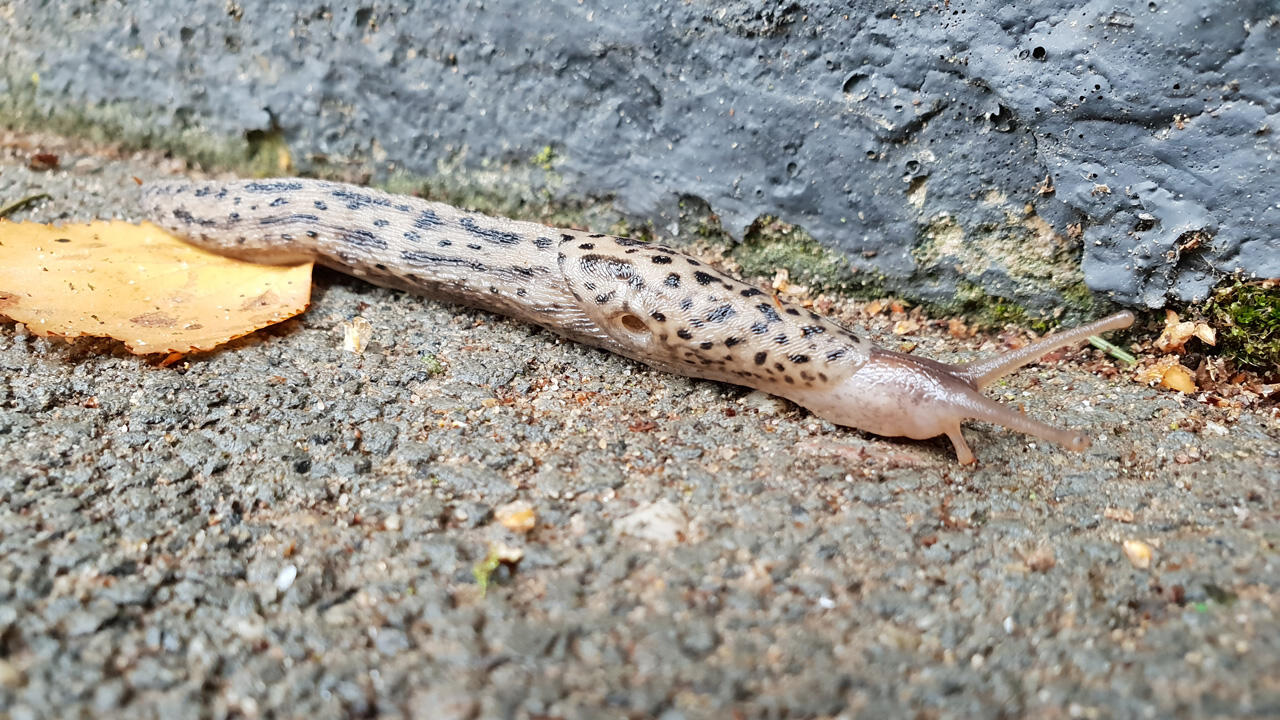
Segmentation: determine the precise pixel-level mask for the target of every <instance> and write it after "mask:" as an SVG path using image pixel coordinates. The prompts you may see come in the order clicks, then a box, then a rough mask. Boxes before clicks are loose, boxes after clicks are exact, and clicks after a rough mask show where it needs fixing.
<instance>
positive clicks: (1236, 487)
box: [0, 137, 1280, 720]
mask: <svg viewBox="0 0 1280 720" xmlns="http://www.w3.org/2000/svg"><path fill="white" fill-rule="evenodd" d="M6 142H7V143H8V146H7V148H6V150H5V151H4V157H3V158H2V159H0V200H3V201H4V203H7V202H8V201H11V200H13V199H16V198H19V197H23V196H26V195H28V194H31V193H34V192H47V193H49V194H50V195H51V196H52V199H51V200H48V201H44V202H42V203H40V204H39V205H38V206H37V207H36V208H35V209H33V210H31V211H28V212H25V213H22V214H21V215H20V216H19V217H20V218H21V219H40V220H54V219H56V220H65V219H69V218H81V219H88V218H93V217H109V216H112V215H119V214H123V215H126V216H128V215H132V213H133V210H132V205H133V203H134V202H135V195H136V186H135V185H134V183H133V182H132V180H131V179H130V178H131V177H132V176H139V177H143V178H151V177H156V176H158V175H160V174H164V173H168V172H173V171H174V170H175V168H174V167H173V166H172V164H171V163H169V164H166V163H164V162H161V161H156V160H155V159H148V158H112V157H109V156H104V155H94V154H85V153H81V152H79V151H77V150H76V149H75V148H74V147H71V146H66V147H59V146H57V143H54V142H52V141H50V142H47V143H45V144H43V145H40V147H41V148H43V149H52V150H54V151H55V152H57V153H59V154H60V159H61V161H62V163H63V167H64V168H67V169H66V170H61V171H56V172H43V173H37V172H32V171H30V170H28V169H27V168H26V166H25V162H26V160H25V158H26V157H27V156H28V155H29V154H30V152H31V150H32V147H33V146H32V145H31V143H30V141H29V140H28V141H24V143H23V144H21V146H20V147H19V145H15V144H14V142H15V141H14V138H12V137H10V138H8V139H7V140H6ZM4 203H0V204H4ZM838 307H839V308H842V313H843V314H844V315H843V316H844V317H846V319H850V320H853V321H856V320H857V318H856V315H855V314H854V311H853V309H852V308H854V307H855V306H853V305H848V306H844V305H839V306H838ZM357 316H359V317H363V318H365V319H366V320H367V321H368V322H369V323H370V324H371V325H372V327H373V329H374V336H373V342H372V344H371V345H370V346H369V347H368V348H367V349H366V350H365V351H364V353H363V354H359V355H357V354H353V353H350V352H346V351H344V350H343V349H342V342H341V340H342V323H343V322H344V321H350V320H351V319H352V318H355V317H357ZM888 327H889V321H888V320H886V319H884V318H882V317H881V318H878V319H876V320H873V321H872V323H871V326H870V327H869V330H870V332H871V335H873V336H876V337H878V338H880V339H881V341H883V342H885V343H887V344H890V346H894V344H896V343H899V342H902V341H903V340H904V339H906V338H902V337H895V336H893V335H892V334H890V333H889V332H887V330H888ZM944 337H945V332H939V331H935V330H932V329H930V330H927V331H924V332H922V333H921V334H920V335H919V336H918V337H914V338H911V339H912V340H913V341H915V342H918V343H919V349H918V350H917V352H919V353H922V354H927V355H931V356H934V357H940V358H951V357H960V356H971V355H973V354H974V353H975V351H977V349H978V347H979V344H980V343H982V344H983V346H984V347H985V349H986V350H987V351H993V350H994V348H996V347H998V345H999V342H1000V341H999V340H997V339H994V338H990V337H987V338H983V337H981V336H980V337H978V338H975V339H973V340H971V341H968V342H964V343H960V344H957V343H956V341H953V340H947V339H944ZM1109 365H1110V363H1109V361H1106V360H1102V359H1099V357H1098V356H1097V354H1096V352H1095V351H1092V350H1082V351H1080V352H1078V353H1070V354H1068V355H1067V357H1066V358H1065V359H1063V360H1061V361H1058V362H1054V363H1050V364H1049V365H1048V366H1038V367H1035V368H1031V369H1028V370H1025V371H1023V372H1021V373H1020V374H1018V375H1016V376H1014V377H1013V378H1012V379H1011V380H1010V381H1009V382H1007V383H1006V384H1003V385H1001V386H999V387H998V388H996V389H995V394H997V395H998V396H1000V397H1002V398H1004V399H1006V400H1007V401H1009V402H1013V403H1016V404H1020V405H1023V406H1025V408H1026V410H1027V412H1029V413H1031V414H1033V415H1036V416H1038V417H1043V418H1054V419H1056V421H1059V422H1064V423H1067V424H1070V425H1073V426H1080V427H1087V428H1090V430H1091V432H1092V433H1093V434H1094V436H1095V438H1096V442H1095V444H1094V446H1093V448H1092V449H1090V450H1089V451H1087V452H1086V453H1083V454H1079V455H1075V454H1069V453H1066V452H1064V451H1061V450H1059V449H1056V448H1052V447H1044V446H1039V445H1037V444H1032V443H1029V442H1028V441H1027V439H1026V438H1024V437H1020V436H1017V435H1014V434H1011V433H1009V432H1007V431H1005V430H1002V429H999V428H994V427H991V426H984V425H974V426H971V427H970V428H969V429H968V436H969V438H970V441H971V443H972V444H973V446H974V448H975V450H976V452H977V453H978V455H979V458H980V460H981V463H980V465H979V466H978V467H977V468H976V469H973V468H962V467H959V466H957V465H956V464H955V462H954V459H953V455H952V452H951V449H950V446H949V445H948V444H947V443H946V441H945V440H938V441H932V442H910V441H902V440H888V439H883V438H877V437H873V436H869V435H864V434H861V433H858V432H854V431H848V430H843V429H839V428H836V427H833V426H831V425H829V424H827V423H824V422H821V421H817V420H815V419H814V418H813V417H811V416H809V415H808V414H806V413H804V412H803V411H800V410H798V409H797V408H795V407H794V406H791V405H789V404H787V403H784V402H781V401H776V400H773V399H771V398H768V397H765V396H762V395H760V394H759V393H751V392H749V391H747V390H745V389H741V388H736V387H731V386H726V385H719V384H715V383H709V382H701V381H691V380H687V379H684V378H679V377H674V376H670V375H665V374H660V373H657V372H654V371H650V370H648V369H646V368H644V367H642V366H639V365H637V364H635V363H632V362H630V361H627V360H624V359H621V358H618V357H614V356H610V355H607V354H604V353H602V352H599V351H596V350H592V349H588V348H585V347H581V346H577V345H574V344H571V343H568V342H564V341H561V340H559V339H557V338H556V337H555V336H553V335H551V334H549V333H546V332H543V331H540V330H537V329H534V328H531V327H528V326H523V325H519V324H516V323H513V322H509V321H506V320H504V319H501V318H498V317H496V316H493V315H489V314H487V313H485V312H481V311H473V310H462V309H458V308H454V307H448V306H443V305H440V304H436V303H432V302H426V301H423V300H421V299H418V298H415V297H412V296H409V295H405V294H401V293H397V292H393V291H388V290H383V289H379V288H374V287H371V286H368V285H364V284H362V283H360V282H358V281H355V280H352V279H350V278H346V277H343V276H340V275H336V274H332V273H327V272H321V273H319V276H318V282H317V286H316V290H315V296H314V302H313V306H312V308H311V309H310V310H309V311H308V312H307V313H305V314H304V315H302V316H300V317H299V318H296V319H294V320H292V321H289V322H286V323H284V324H282V325H279V326H277V327H275V328H272V329H269V330H267V331H264V332H260V333H258V334H256V335H254V336H251V337H248V338H244V339H241V340H239V341H236V342H234V343H232V344H231V345H230V346H228V347H227V348H226V349H224V350H222V351H219V352H214V353H209V354H206V355H201V356H197V357H192V358H189V359H187V360H185V361H183V362H180V363H178V364H176V365H174V366H172V367H167V368H162V367H159V366H158V365H157V363H156V361H155V359H154V358H150V359H148V358H139V357H134V356H131V355H128V354H126V353H124V352H123V351H122V350H121V348H120V346H119V345H118V344H116V343H113V342H109V341H79V342H75V343H67V342H63V341H56V340H46V339H41V338H37V337H34V336H32V335H30V334H29V333H28V332H26V331H25V330H24V329H23V328H22V327H20V326H15V325H14V324H12V323H6V324H3V325H0V366H3V369H4V374H3V376H2V377H0V717H5V718H12V719H13V720H25V719H26V718H44V717H49V718H55V717H57V718H69V717H112V716H120V717H124V716H127V717H130V718H166V719H171V718H188V717H189V718H231V717H240V718H254V717H264V718H266V717H308V718H314V719H319V718H339V717H352V716H375V715H376V716H387V717H396V716H409V717H420V718H434V719H439V720H443V719H446V718H490V717H494V718H503V717H510V718H541V719H546V718H565V719H570V718H597V717H629V718H663V719H664V720H676V719H677V718H722V717H729V716H731V713H730V711H734V712H736V713H737V715H732V716H740V717H771V718H783V717H849V718H852V717H903V716H914V717H926V718H948V717H1025V716H1035V717H1047V718H1053V717H1135V718H1136V717H1191V716H1198V717H1211V716H1220V717H1227V716H1232V717H1249V716H1252V717H1264V716H1271V717H1274V716H1276V715H1277V714H1280V552H1278V549H1277V544H1278V543H1280V505H1278V502H1277V498H1278V497H1280V443H1278V442H1277V438H1278V437H1280V422H1278V421H1277V417H1276V414H1275V409H1274V407H1271V408H1262V409H1255V410H1243V411H1242V410H1238V409H1236V410H1233V409H1230V408H1216V407H1210V406H1207V405H1204V404H1201V403H1197V402H1196V401H1194V400H1193V399H1190V398H1187V397H1183V396H1180V395H1178V394H1175V393H1172V392H1168V391H1158V390H1154V389H1150V388H1147V387H1145V386H1142V385H1139V384H1136V383H1134V382H1132V381H1130V380H1128V379H1126V378H1125V377H1124V376H1123V375H1120V376H1113V377H1110V378H1107V377H1104V375H1105V374H1106V373H1100V372H1098V371H1097V369H1098V368H1104V369H1105V368H1106V367H1108V366H1109ZM513 502H515V503H525V504H527V506H528V507H529V508H531V509H532V511H533V513H534V515H535V517H536V527H535V528H534V529H532V530H531V531H528V532H522V531H519V530H513V529H508V528H507V527H506V526H505V525H504V522H503V520H504V519H505V518H507V516H508V514H509V513H510V512H512V511H513V509H518V507H519V506H516V508H512V507H511V506H510V504H511V503H513ZM512 524H513V525H514V523H512ZM1135 541H1136V542H1141V543H1145V544H1146V547H1147V548H1149V550H1150V566H1149V567H1148V568H1140V567H1137V566H1136V564H1135V560H1131V559H1130V558H1129V557H1127V555H1126V552H1125V551H1124V543H1126V542H1130V543H1133V542H1135ZM1130 547H1131V549H1133V552H1134V557H1135V558H1137V557H1138V555H1140V554H1141V550H1140V548H1136V546H1130ZM494 552H498V553H503V552H505V553H512V552H514V553H516V554H519V555H520V556H521V559H520V560H519V561H518V562H516V563H509V562H508V563H504V562H500V561H498V562H490V563H487V564H486V562H485V561H486V559H487V558H490V554H491V553H494ZM486 567H487V568H489V569H491V570H492V573H491V574H489V575H488V576H487V583H486V584H485V586H483V587H482V585H481V583H480V582H479V579H480V577H483V576H484V575H485V573H484V572H481V573H479V576H478V574H477V568H481V569H484V568H486Z"/></svg>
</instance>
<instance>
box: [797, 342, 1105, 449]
mask: <svg viewBox="0 0 1280 720" xmlns="http://www.w3.org/2000/svg"><path fill="white" fill-rule="evenodd" d="M798 402H800V404H802V405H804V406H805V407H807V408H809V409H810V410H811V411H813V412H814V414H816V415H818V416H819V417H822V418H824V419H826V420H830V421H831V422H833V423H836V424H838V425H848V426H851V427H856V428H859V429H861V430H867V431H869V432H873V433H876V434H877V435H889V436H902V437H909V438H915V439H924V438H931V437H937V436H938V435H946V436H947V437H948V438H950V439H951V443H952V444H953V445H954V446H955V449H956V457H957V458H958V459H959V460H960V462H961V463H962V464H966V465H967V464H970V463H973V462H975V460H976V458H975V457H974V455H973V451H972V450H970V449H969V445H968V443H966V442H965V439H964V435H962V434H961V432H960V424H961V423H962V422H963V421H965V420H983V421H985V422H990V423H995V424H998V425H1003V426H1005V427H1007V428H1009V429H1011V430H1017V431H1018V432H1023V433H1027V434H1029V435H1034V436H1036V437H1039V438H1043V439H1045V440H1050V441H1052V442H1054V443H1057V444H1059V445H1062V446H1063V447H1066V448H1069V449H1071V450H1084V449H1085V448H1087V447H1089V439H1088V438H1086V437H1085V436H1084V435H1081V434H1079V433H1076V432H1073V431H1070V430H1063V429H1059V428H1055V427H1052V426H1050V425H1046V424H1044V423H1042V422H1039V421H1038V420H1034V419H1032V418H1030V417H1027V416H1026V415H1023V414H1022V413H1019V412H1017V411H1014V410H1012V409H1010V408H1008V407H1005V406H1004V405H1001V404H999V403H997V402H994V401H993V400H990V399H989V398H987V397H985V396H983V395H982V394H981V393H980V392H979V391H978V388H977V386H976V385H975V383H974V382H973V380H972V379H970V378H969V377H968V376H967V374H966V372H965V369H964V368H963V367H959V366H954V365H948V364H946V363H941V362H937V361H935V360H929V359H928V358H922V357H915V356H913V355H904V354H902V353H896V352H891V351H888V350H882V349H880V348H873V349H872V350H871V356H870V358H869V359H868V360H867V362H866V364H864V365H863V366H862V367H860V368H858V370H857V371H855V372H853V373H852V374H850V375H848V376H847V377H846V378H844V379H843V380H842V381H841V382H840V383H838V384H837V385H835V386H834V387H831V388H828V389H827V390H826V391H825V392H824V393H823V394H822V395H821V396H816V395H813V396H808V397H804V398H802V399H798Z"/></svg>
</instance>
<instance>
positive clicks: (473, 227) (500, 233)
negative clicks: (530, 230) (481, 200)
mask: <svg viewBox="0 0 1280 720" xmlns="http://www.w3.org/2000/svg"><path fill="white" fill-rule="evenodd" d="M458 225H460V226H462V229H463V230H466V231H467V232H469V233H471V234H472V235H475V236H476V237H478V238H480V239H482V240H488V241H489V242H493V243H497V244H499V245H519V244H520V236H519V235H517V234H515V233H513V232H506V231H505V230H491V229H488V228H482V227H480V226H479V225H477V224H476V221H475V218H469V217H464V218H462V219H461V220H459V221H458Z"/></svg>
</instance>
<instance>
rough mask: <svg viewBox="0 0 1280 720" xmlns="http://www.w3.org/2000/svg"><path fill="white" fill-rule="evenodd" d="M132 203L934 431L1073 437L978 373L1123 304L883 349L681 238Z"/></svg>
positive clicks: (274, 189) (288, 205) (1074, 441)
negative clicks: (987, 392) (985, 335)
mask: <svg viewBox="0 0 1280 720" xmlns="http://www.w3.org/2000/svg"><path fill="white" fill-rule="evenodd" d="M143 203H144V207H145V210H146V212H147V213H148V214H149V215H150V217H151V218H152V219H153V220H154V221H155V222H157V223H158V224H159V225H161V226H162V227H165V228H166V229H168V230H171V231H173V232H174V233H176V234H178V235H180V236H182V237H184V238H186V239H187V240H188V241H190V242H192V243H193V244H196V245H199V246H201V247H204V248H206V249H209V250H212V251H214V252H218V253H221V254H225V255H230V256H233V257H237V258H241V259H245V260H252V261H255V262H263V263H272V264H285V263H294V262H303V261H308V260H315V261H316V262H319V263H320V264H322V265H326V266H328V267H331V268H334V269H336V270H339V271H341V272H344V273H348V274H350V275H354V276H356V277H359V278H363V279H365V280H367V281H369V282H372V283H374V284H377V285H383V286H387V287H393V288H399V289H402V290H407V291H410V292H414V293H417V294H421V295H425V296H427V297H430V298H434V299H439V300H445V301H450V302H456V303H461V304H465V305H469V306H474V307H479V308H483V309H486V310H492V311H494V312H497V313H501V314H503V315H508V316H511V317H514V318H517V319H520V320H524V321H527V322H531V323H534V324H537V325H540V326H542V327H545V328H547V329H548V330H551V331H553V332H556V333H559V334H561V335H564V336H565V337H568V338H570V339H572V340H575V341H578V342H581V343H585V344H588V345H593V346H596V347H599V348H603V349H605V350H608V351H610V352H614V353H618V354H619V355H624V356H626V357H629V358H632V359H634V360H638V361H640V362H643V363H645V364H647V365H650V366H652V367H655V368H658V369H660V370H665V371H668V372H672V373H677V374H680V375H687V376H690V377H698V378H706V379H709V380H718V381H722V382H729V383H734V384H738V385H746V386H749V387H753V388H756V389H758V390H762V391H764V392H768V393H772V394H774V395H780V396H782V397H784V398H787V399H788V400H791V401H792V402H795V403H796V404H798V405H800V406H802V407H805V408H807V409H808V410H809V411H811V412H812V413H814V414H815V415H817V416H819V417H822V418H824V419H827V420H830V421H831V422H833V423H836V424H839V425H846V426H850V427H855V428H859V429H862V430H867V431H869V432H873V433H876V434H879V435H891V436H906V437H911V438H929V437H935V436H937V435H944V434H945V435H947V436H948V437H949V438H950V439H951V441H952V443H953V444H954V445H955V448H956V455H957V456H958V458H959V460H960V461H961V462H962V463H971V462H973V461H974V456H973V453H972V451H970V449H969V447H968V445H967V444H966V443H965V440H964V437H963V436H962V435H961V432H960V423H961V422H962V421H963V420H965V419H978V420H984V421H987V422H993V423H997V424H1001V425H1004V426H1006V427H1009V428H1011V429H1014V430H1018V431H1020V432H1025V433H1029V434H1032V435H1036V436H1038V437H1042V438H1045V439H1048V440H1051V441H1054V442H1057V443H1059V444H1061V445H1064V446H1066V447H1069V448H1072V449H1083V448H1085V447H1087V446H1088V441H1087V439H1086V438H1084V437H1083V436H1081V435H1077V434H1074V433H1071V432H1068V431H1065V430H1060V429H1058V428H1054V427H1051V426H1049V425H1045V424H1043V423H1040V422H1039V421H1036V420H1034V419H1032V418H1029V417H1027V416H1025V415H1022V414H1021V413H1018V412H1015V411H1012V410H1010V409H1008V408H1006V407H1005V406H1003V405H1000V404H998V403H995V402H993V401H991V400H989V399H988V398H986V397H985V396H983V395H982V394H981V393H980V392H979V390H980V389H981V388H982V387H984V386H986V385H988V384H989V383H991V382H993V381H994V380H996V379H998V378H999V377H1002V376H1003V375H1006V374H1008V373H1010V372H1013V371H1014V370H1016V369H1018V368H1019V367H1022V366H1023V365H1025V364H1027V363H1030V362H1033V361H1034V360H1036V359H1037V358H1039V357H1040V356H1042V355H1044V354H1045V353H1047V352H1049V351H1051V350H1054V349H1056V348H1059V347H1062V346H1064V345H1068V344H1072V343H1076V342H1079V341H1080V340H1083V339H1084V338H1086V337H1088V336H1089V335H1093V334H1096V333H1098V332H1102V331H1104V330H1108V329H1114V328H1121V327H1126V326H1128V325H1129V324H1130V323H1132V321H1133V316H1132V315H1131V314H1129V313H1127V312H1122V313H1118V314H1116V315H1112V316H1111V317H1108V318H1104V319H1102V320H1099V321H1096V322H1094V323H1091V324H1089V325H1086V326H1083V327H1079V328H1075V329H1073V330H1070V331H1067V332H1064V333H1060V334H1058V335H1053V336H1050V337H1047V338H1045V339H1044V340H1041V341H1040V342H1038V343H1035V344H1033V345H1030V346H1028V347H1026V348H1022V349H1020V350H1017V351H1014V352H1013V353H1010V354H1008V355H1004V356H1000V357H998V358H994V359H991V360H987V361H979V362H976V363H971V364H968V365H948V364H945V363H940V362H935V361H932V360H928V359H925V358H919V357H915V356H912V355H904V354H901V353H894V352H890V351H887V350H883V349H880V348H878V347H876V346H874V345H872V344H871V343H869V342H867V341H866V340H864V339H862V338H860V337H858V336H857V335H855V334H854V333H853V332H851V331H850V330H849V329H847V328H845V327H842V326H841V325H839V324H837V323H835V322H833V321H831V320H828V319H827V318H824V317H822V316H820V315H818V314H816V313H814V312H811V311H809V310H807V309H805V308H801V307H797V306H794V305H791V304H789V303H786V302H781V301H779V300H777V299H776V298H774V297H773V296H772V295H770V294H767V293H765V292H763V291H761V290H759V289H758V288H755V287H752V286H750V285H747V284H745V283H743V282H741V281H739V280H736V279H734V278H731V277H729V276H727V275H724V274H723V273H720V272H718V271H716V270H715V269H713V268H711V267H708V266H707V265H705V264H703V263H700V262H699V261H698V260H696V259H694V258H691V257H689V256H687V255H685V254H683V253H681V252H679V251H676V250H672V249H670V248H667V247H663V246H661V245H657V244H652V243H644V242H639V241H635V240H628V239H625V238H617V237H611V236H608V235H602V234H593V233H586V232H581V231H576V230H559V229H553V228H549V227H546V226H543V225H538V224H536V223H528V222H517V221H512V220H506V219H501V218H493V217H488V216H485V215H480V214H478V213H469V212H466V211H463V210H460V209H458V208H454V207H452V206H449V205H444V204H441V203H433V202H428V201H425V200H421V199H418V198H412V197H405V196H398V195H389V194H387V193H382V192H379V191H376V190H371V189H368V188H363V187H358V186H353V185H345V184H341V183H332V182H324V181H319V180H305V179H292V178H290V179H277V180H256V181H241V182H228V183H222V182H211V183H174V184H152V185H148V186H146V188H145V189H144V194H143Z"/></svg>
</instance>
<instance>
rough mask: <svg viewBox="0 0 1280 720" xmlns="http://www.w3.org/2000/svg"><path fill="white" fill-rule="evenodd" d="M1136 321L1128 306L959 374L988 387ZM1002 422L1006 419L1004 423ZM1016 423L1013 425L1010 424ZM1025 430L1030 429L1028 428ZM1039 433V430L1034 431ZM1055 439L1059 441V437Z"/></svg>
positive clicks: (967, 367)
mask: <svg viewBox="0 0 1280 720" xmlns="http://www.w3.org/2000/svg"><path fill="white" fill-rule="evenodd" d="M1132 324H1133V313H1131V312H1129V311H1128V310H1124V311H1122V312H1118V313H1116V314H1114V315H1108V316H1107V317H1104V318H1102V319H1101V320H1095V321H1093V322H1091V323H1088V324H1087V325H1081V326H1080V327H1075V328H1071V329H1070V330H1064V331H1063V332H1060V333H1055V334H1053V335H1050V336H1048V337H1046V338H1044V339H1042V340H1040V341H1039V342H1035V343H1032V344H1030V345H1028V346H1026V347H1024V348H1021V349H1018V350H1013V351H1011V352H1007V353H1005V354H1003V355H997V356H996V357H991V358H986V359H984V360H977V361H974V362H971V363H968V364H967V365H961V366H959V367H958V368H956V375H958V376H959V377H962V378H964V379H965V380H967V381H969V382H970V383H972V384H973V386H974V387H976V388H979V389H981V388H984V387H987V386H988V385H990V384H991V383H993V382H995V381H996V380H999V379H1000V378H1002V377H1004V376H1005V375H1008V374H1009V373H1011V372H1013V371H1015V370H1017V369H1018V368H1021V367H1023V366H1025V365H1029V364H1031V363H1033V362H1035V361H1036V360H1039V359H1040V358H1042V357H1044V356H1045V355H1046V354H1048V353H1050V352H1053V351H1054V350H1057V349H1058V348H1061V347H1066V346H1068V345H1074V344H1076V343H1078V342H1080V341H1082V340H1084V339H1085V338H1087V337H1089V336H1090V335H1097V334H1099V333H1103V332H1106V331H1108V330H1119V329H1121V328H1127V327H1129V326H1130V325H1132ZM1001 424H1002V425H1003V424H1004V423H1001ZM1008 427H1011V428H1012V427H1013V426H1011V425H1010V426H1008ZM1023 432H1030V431H1026V430H1024V431H1023ZM1031 434H1033V435H1034V434H1035V433H1031ZM1055 442H1057V441H1056V440H1055Z"/></svg>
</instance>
